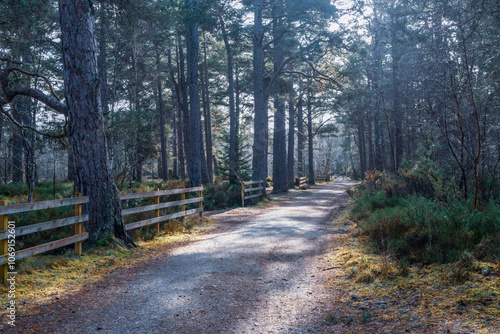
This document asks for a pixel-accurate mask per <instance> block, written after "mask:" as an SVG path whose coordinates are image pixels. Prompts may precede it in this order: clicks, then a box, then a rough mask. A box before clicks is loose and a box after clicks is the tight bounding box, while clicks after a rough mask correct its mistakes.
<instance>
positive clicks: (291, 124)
mask: <svg viewBox="0 0 500 334" xmlns="http://www.w3.org/2000/svg"><path fill="white" fill-rule="evenodd" d="M294 160H295V109H294V105H293V94H290V100H289V101H288V157H287V165H288V187H293V185H294V178H293V172H294Z"/></svg>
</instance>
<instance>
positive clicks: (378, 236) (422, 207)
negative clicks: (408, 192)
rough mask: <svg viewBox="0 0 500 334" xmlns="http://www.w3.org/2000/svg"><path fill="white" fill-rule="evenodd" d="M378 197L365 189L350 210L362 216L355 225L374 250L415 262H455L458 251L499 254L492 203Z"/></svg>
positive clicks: (499, 229) (498, 224)
mask: <svg viewBox="0 0 500 334" xmlns="http://www.w3.org/2000/svg"><path fill="white" fill-rule="evenodd" d="M383 197H386V196H385V195H384V194H383V193H380V192H377V193H373V194H368V195H365V196H363V197H361V198H360V199H359V200H358V202H357V203H356V204H355V205H354V207H353V214H354V215H355V216H357V217H358V218H359V217H361V218H364V220H363V221H361V222H360V223H359V226H360V227H361V229H362V230H363V231H364V232H365V233H366V234H367V235H368V236H369V237H370V239H371V240H372V241H373V242H374V244H375V245H376V246H377V247H378V249H379V250H381V251H386V250H387V251H390V252H391V253H394V254H395V255H396V256H397V257H398V258H400V259H405V260H407V261H410V262H421V263H434V262H439V263H442V262H453V261H457V260H459V259H460V257H461V255H462V254H463V253H464V252H471V253H473V254H474V256H476V257H478V258H484V259H495V258H498V257H499V256H500V246H498V235H499V233H500V215H499V213H500V212H499V206H498V205H497V204H495V203H493V202H491V203H490V204H489V205H488V206H487V207H485V208H484V209H483V211H478V210H472V209H470V208H471V205H470V204H469V203H467V202H465V201H462V202H460V201H458V202H456V201H454V202H453V203H443V202H441V201H438V200H436V199H428V198H424V197H419V196H412V197H408V198H404V199H394V198H390V197H386V198H385V199H384V198H383Z"/></svg>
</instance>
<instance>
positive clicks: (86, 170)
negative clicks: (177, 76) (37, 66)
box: [59, 0, 133, 244]
mask: <svg viewBox="0 0 500 334" xmlns="http://www.w3.org/2000/svg"><path fill="white" fill-rule="evenodd" d="M59 15H60V21H61V30H62V34H61V43H62V51H63V65H64V87H65V97H66V103H67V105H68V121H69V129H70V141H71V147H72V149H73V152H74V155H75V166H76V169H77V173H78V174H79V178H80V180H81V182H82V187H83V191H84V195H88V196H89V220H88V222H87V223H86V229H87V232H88V233H89V242H90V243H96V242H97V240H98V239H99V238H100V237H101V236H102V235H103V234H105V233H111V234H114V235H115V236H117V237H118V238H120V239H122V240H123V241H124V242H125V243H126V244H133V242H132V239H131V238H130V237H129V236H128V235H127V233H126V231H125V226H124V222H123V217H122V209H121V203H120V198H119V196H118V189H117V188H116V185H115V183H114V182H113V179H112V178H111V175H110V171H109V165H108V155H107V142H106V133H105V127H104V116H103V112H102V107H101V101H100V89H99V78H98V75H97V57H96V39H95V28H94V17H93V8H92V2H91V1H90V0H59Z"/></svg>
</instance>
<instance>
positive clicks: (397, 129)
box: [391, 16, 404, 172]
mask: <svg viewBox="0 0 500 334" xmlns="http://www.w3.org/2000/svg"><path fill="white" fill-rule="evenodd" d="M397 21H398V19H397V18H396V17H395V16H392V17H391V22H392V24H391V55H392V94H393V108H394V112H393V122H394V142H395V152H394V153H395V157H394V172H395V171H397V170H398V168H399V165H400V163H401V159H402V158H403V147H404V145H403V115H402V108H401V87H400V80H399V60H400V58H401V54H400V51H399V45H398V41H397V31H396V29H397Z"/></svg>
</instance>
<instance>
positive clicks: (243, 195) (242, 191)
mask: <svg viewBox="0 0 500 334" xmlns="http://www.w3.org/2000/svg"><path fill="white" fill-rule="evenodd" d="M241 206H245V181H241Z"/></svg>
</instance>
